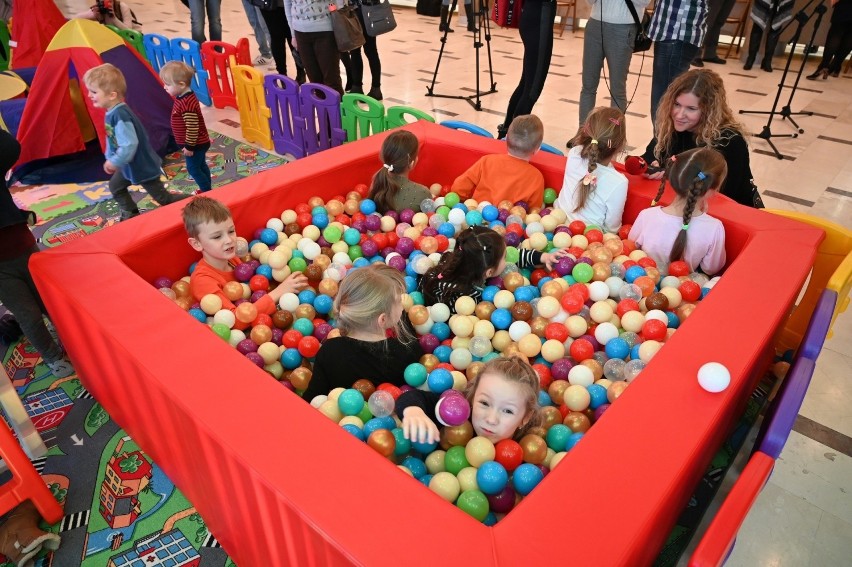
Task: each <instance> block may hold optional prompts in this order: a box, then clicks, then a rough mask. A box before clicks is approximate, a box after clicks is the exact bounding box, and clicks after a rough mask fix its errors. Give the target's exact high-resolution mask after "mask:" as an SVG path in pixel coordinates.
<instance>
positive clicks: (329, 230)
mask: <svg viewBox="0 0 852 567" xmlns="http://www.w3.org/2000/svg"><path fill="white" fill-rule="evenodd" d="M341 236H343V232H341V230H340V228H339V227H336V226H334V225H331V226H327V227H325V230H323V231H322V237H323V238H325V239H326V240H328V241H329V242H330V243H332V244H334V243H335V242H338V241H339V240H340V237H341Z"/></svg>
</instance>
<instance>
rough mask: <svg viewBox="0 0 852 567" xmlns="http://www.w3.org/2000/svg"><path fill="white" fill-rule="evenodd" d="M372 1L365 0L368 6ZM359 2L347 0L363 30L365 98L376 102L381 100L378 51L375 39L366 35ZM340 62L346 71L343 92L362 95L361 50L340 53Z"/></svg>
mask: <svg viewBox="0 0 852 567" xmlns="http://www.w3.org/2000/svg"><path fill="white" fill-rule="evenodd" d="M371 2H372V0H367V2H366V3H367V4H368V5H370V3H371ZM362 3H364V2H362V1H361V0H349V5H350V6H352V7H354V8H355V12H356V13H357V14H358V21H359V22H361V28H362V29H363V30H364V55H366V56H367V62H368V63H369V64H370V77H371V81H370V92H368V93H367V96H369V97H372V98H374V99H376V100H382V61H381V60H380V59H379V49H378V46H377V45H376V38H375V37H374V36H372V35H370V34H368V33H367V31H366V30H367V28H366V26H365V25H364V14H363V12H362V11H361V4H362ZM340 60H341V61H343V67H344V68H345V69H346V86H345V87H344V89H343V90H345V91H346V92H348V93H359V94H364V60H363V59H362V58H361V48H360V47H359V48H358V49H353V50H352V51H349V52H348V53H341V54H340Z"/></svg>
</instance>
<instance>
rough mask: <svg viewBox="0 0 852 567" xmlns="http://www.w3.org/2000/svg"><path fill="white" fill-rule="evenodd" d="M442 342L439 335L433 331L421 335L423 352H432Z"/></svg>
mask: <svg viewBox="0 0 852 567" xmlns="http://www.w3.org/2000/svg"><path fill="white" fill-rule="evenodd" d="M440 344H441V341H439V340H438V337H436V336H435V335H433V334H432V333H426V334H425V335H421V337H420V348H422V349H423V352H424V353H426V354H431V353H432V352H433V351H434V350H435V349H436V348H438V346H439V345H440Z"/></svg>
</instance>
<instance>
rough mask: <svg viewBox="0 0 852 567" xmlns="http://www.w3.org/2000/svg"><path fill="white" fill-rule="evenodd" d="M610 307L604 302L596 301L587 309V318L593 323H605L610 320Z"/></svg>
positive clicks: (611, 313) (611, 312)
mask: <svg viewBox="0 0 852 567" xmlns="http://www.w3.org/2000/svg"><path fill="white" fill-rule="evenodd" d="M612 315H613V311H612V307H611V306H610V305H609V303H607V302H606V301H596V302H595V303H593V304H592V307H591V308H590V309H589V317H591V318H592V321H594V322H595V323H606V322H607V321H609V320H610V319H612Z"/></svg>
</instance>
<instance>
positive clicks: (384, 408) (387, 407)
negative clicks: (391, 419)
mask: <svg viewBox="0 0 852 567" xmlns="http://www.w3.org/2000/svg"><path fill="white" fill-rule="evenodd" d="M395 405H396V402H395V401H394V399H393V396H392V395H391V394H390V392H386V391H384V390H376V391H375V392H373V393H372V394H371V395H370V398H369V399H368V400H367V407H369V408H370V413H372V414H373V416H374V417H386V416H389V415H391V414H392V413H393V411H394V407H395Z"/></svg>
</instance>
